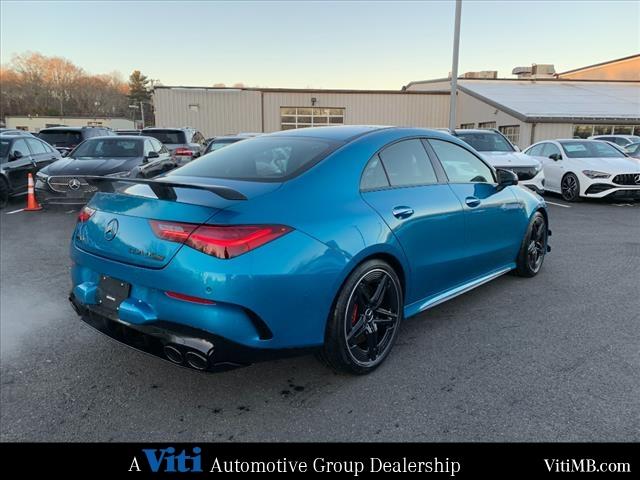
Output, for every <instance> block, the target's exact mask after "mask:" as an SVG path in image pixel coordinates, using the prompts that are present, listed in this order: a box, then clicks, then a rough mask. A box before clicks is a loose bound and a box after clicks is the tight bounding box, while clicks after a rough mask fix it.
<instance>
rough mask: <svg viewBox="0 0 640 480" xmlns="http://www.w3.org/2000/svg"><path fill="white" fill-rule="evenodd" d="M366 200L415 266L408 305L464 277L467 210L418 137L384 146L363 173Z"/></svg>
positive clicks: (435, 293)
mask: <svg viewBox="0 0 640 480" xmlns="http://www.w3.org/2000/svg"><path fill="white" fill-rule="evenodd" d="M361 191H362V196H363V198H364V200H365V201H366V202H367V203H368V204H369V205H371V207H373V208H374V209H375V210H376V211H377V212H378V214H379V215H380V216H381V217H382V219H383V220H384V221H385V222H386V224H387V225H388V226H389V228H390V229H391V231H392V232H393V234H394V235H395V237H396V238H397V240H398V242H399V244H400V245H401V247H402V249H403V250H404V252H405V254H406V257H407V259H408V262H409V264H410V266H411V272H410V275H411V279H412V281H411V282H408V284H409V285H410V290H408V291H407V292H406V303H407V304H411V303H415V302H417V301H421V300H424V299H427V298H429V297H433V296H435V295H437V294H438V293H440V292H443V291H445V290H448V289H450V288H451V287H453V286H455V285H457V284H458V283H460V281H461V280H462V278H463V277H464V263H463V261H462V260H461V256H462V255H463V252H464V213H463V211H462V206H461V204H460V201H459V200H458V198H457V197H456V196H455V195H454V193H453V192H452V191H451V189H450V188H449V186H448V185H447V184H446V179H445V178H444V175H443V174H442V172H441V171H440V172H438V171H437V170H436V169H435V168H434V165H433V163H432V162H431V160H430V158H429V156H428V155H427V152H426V149H425V146H424V144H423V141H422V140H421V139H418V138H413V139H406V140H401V141H399V142H396V143H392V144H390V145H388V146H386V147H385V148H384V149H382V150H381V151H380V153H379V154H377V155H375V156H374V157H373V158H372V159H371V160H370V161H369V163H368V165H367V167H366V168H365V171H364V173H363V177H362V184H361Z"/></svg>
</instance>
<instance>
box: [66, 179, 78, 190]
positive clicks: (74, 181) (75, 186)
mask: <svg viewBox="0 0 640 480" xmlns="http://www.w3.org/2000/svg"><path fill="white" fill-rule="evenodd" d="M69 188H70V189H71V190H78V189H79V188H80V180H78V179H77V178H72V179H71V180H69Z"/></svg>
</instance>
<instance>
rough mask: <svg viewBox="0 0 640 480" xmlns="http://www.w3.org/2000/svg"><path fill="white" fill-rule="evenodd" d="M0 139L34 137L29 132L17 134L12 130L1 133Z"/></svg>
mask: <svg viewBox="0 0 640 480" xmlns="http://www.w3.org/2000/svg"><path fill="white" fill-rule="evenodd" d="M0 137H2V138H24V137H33V135H32V134H30V133H29V132H24V133H22V132H15V131H11V130H8V131H7V130H5V131H4V132H0Z"/></svg>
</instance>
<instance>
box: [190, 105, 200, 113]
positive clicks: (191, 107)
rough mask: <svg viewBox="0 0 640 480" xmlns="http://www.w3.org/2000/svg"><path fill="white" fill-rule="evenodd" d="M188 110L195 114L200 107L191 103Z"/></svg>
mask: <svg viewBox="0 0 640 480" xmlns="http://www.w3.org/2000/svg"><path fill="white" fill-rule="evenodd" d="M189 110H191V111H192V112H197V111H198V110H200V105H198V104H197V103H193V104H191V105H189Z"/></svg>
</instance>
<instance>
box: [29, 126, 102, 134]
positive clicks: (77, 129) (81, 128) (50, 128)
mask: <svg viewBox="0 0 640 480" xmlns="http://www.w3.org/2000/svg"><path fill="white" fill-rule="evenodd" d="M90 128H102V129H105V130H108V129H109V128H108V127H90V126H88V125H87V126H86V127H65V126H63V125H59V126H57V127H46V128H43V129H41V130H40V131H41V132H43V131H45V130H71V131H73V132H80V131H82V130H87V129H90Z"/></svg>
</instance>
